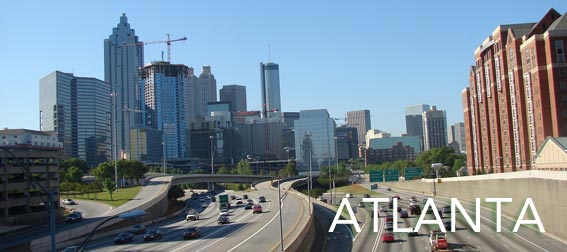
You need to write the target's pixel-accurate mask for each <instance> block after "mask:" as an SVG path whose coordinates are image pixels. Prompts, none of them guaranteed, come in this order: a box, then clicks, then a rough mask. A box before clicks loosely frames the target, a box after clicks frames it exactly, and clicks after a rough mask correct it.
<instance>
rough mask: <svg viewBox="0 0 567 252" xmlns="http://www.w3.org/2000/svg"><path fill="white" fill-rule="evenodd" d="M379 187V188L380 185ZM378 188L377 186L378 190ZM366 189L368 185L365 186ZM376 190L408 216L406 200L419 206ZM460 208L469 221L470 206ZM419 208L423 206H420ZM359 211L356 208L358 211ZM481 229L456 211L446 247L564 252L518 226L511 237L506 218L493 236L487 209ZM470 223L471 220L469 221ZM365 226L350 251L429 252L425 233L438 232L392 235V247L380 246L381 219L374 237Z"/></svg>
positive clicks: (405, 196)
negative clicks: (467, 214)
mask: <svg viewBox="0 0 567 252" xmlns="http://www.w3.org/2000/svg"><path fill="white" fill-rule="evenodd" d="M381 185H382V184H381ZM381 185H380V186H381ZM367 186H368V187H369V185H367ZM380 188H381V189H379V190H378V192H380V193H381V194H383V195H385V196H383V197H391V196H394V195H399V196H400V197H401V200H399V201H398V202H399V206H401V207H402V209H403V210H407V211H408V212H409V198H410V197H411V196H416V197H417V198H418V202H421V201H422V199H423V198H424V197H423V196H420V195H417V194H414V193H409V192H404V191H396V190H392V191H386V190H384V188H383V187H380ZM360 196H361V195H357V197H356V198H355V199H352V200H351V205H355V204H357V203H358V202H359V201H360V200H361V199H360ZM435 203H436V207H437V208H438V209H441V208H442V206H443V205H450V204H449V200H448V199H441V198H439V197H437V198H436V199H435ZM461 204H462V205H463V206H464V207H465V209H467V211H468V212H469V215H470V216H471V217H472V214H474V213H472V212H471V211H470V210H469V209H474V206H472V205H471V204H467V203H465V202H461ZM421 206H422V207H423V204H421ZM359 210H360V208H359ZM480 212H481V225H480V233H475V232H473V231H472V229H471V228H470V227H469V226H468V224H467V223H466V221H465V220H464V218H463V217H462V216H461V215H460V214H459V212H458V211H457V216H458V217H457V222H456V232H454V233H453V232H450V231H449V232H448V233H447V240H448V242H449V246H450V248H451V249H453V251H489V252H493V251H499V252H500V251H510V252H523V251H525V252H536V251H542V252H546V251H547V252H555V251H567V244H565V243H562V242H560V241H557V240H555V239H553V238H550V237H548V236H546V235H544V234H541V233H539V231H535V230H532V229H529V228H527V227H526V226H522V227H520V229H519V232H518V233H512V232H511V231H510V230H512V229H513V226H514V224H515V220H513V221H512V220H510V219H508V218H505V217H504V216H503V217H502V232H501V233H496V231H495V230H496V224H495V214H494V213H493V212H490V211H489V210H487V209H483V208H481V211H480ZM366 213H367V214H369V215H372V205H371V204H370V203H367V208H366ZM389 214H390V215H394V214H398V213H397V212H392V209H389ZM428 217H429V218H433V215H428ZM418 218H419V216H412V215H410V218H405V219H398V223H397V224H398V227H400V228H403V227H410V226H415V225H416V223H417V220H418ZM449 220H450V214H445V215H444V216H443V222H447V221H449ZM473 220H474V218H473ZM365 223H366V225H364V226H363V228H362V232H361V234H360V235H359V236H358V237H356V239H355V241H354V243H355V244H354V247H355V248H356V250H353V251H372V252H375V251H412V252H413V251H431V246H430V244H429V237H428V236H429V233H430V230H431V229H438V228H437V226H436V225H432V226H430V225H424V226H422V227H421V229H420V231H419V236H415V237H408V235H407V234H406V233H395V234H394V235H395V242H393V243H382V241H381V235H382V234H383V233H384V232H387V231H384V218H379V223H378V225H379V230H378V232H377V233H375V232H373V225H372V223H371V218H367V219H366V221H365Z"/></svg>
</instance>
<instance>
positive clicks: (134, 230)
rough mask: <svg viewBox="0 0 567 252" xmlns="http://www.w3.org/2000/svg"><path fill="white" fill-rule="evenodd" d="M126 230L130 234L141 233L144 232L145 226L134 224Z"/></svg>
mask: <svg viewBox="0 0 567 252" xmlns="http://www.w3.org/2000/svg"><path fill="white" fill-rule="evenodd" d="M128 232H130V233H132V234H143V233H145V232H146V226H144V224H138V225H134V226H132V227H130V228H129V229H128Z"/></svg>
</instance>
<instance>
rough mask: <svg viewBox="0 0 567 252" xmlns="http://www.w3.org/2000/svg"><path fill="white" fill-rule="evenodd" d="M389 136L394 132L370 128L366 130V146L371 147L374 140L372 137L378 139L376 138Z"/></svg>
mask: <svg viewBox="0 0 567 252" xmlns="http://www.w3.org/2000/svg"><path fill="white" fill-rule="evenodd" d="M387 137H392V134H390V133H388V132H385V131H381V130H377V129H370V130H368V131H367V132H366V138H365V139H366V148H367V149H368V148H370V142H371V141H372V139H376V138H387Z"/></svg>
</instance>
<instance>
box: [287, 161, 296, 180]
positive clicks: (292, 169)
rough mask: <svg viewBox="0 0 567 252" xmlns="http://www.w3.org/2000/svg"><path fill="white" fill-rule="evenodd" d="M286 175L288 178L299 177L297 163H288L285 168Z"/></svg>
mask: <svg viewBox="0 0 567 252" xmlns="http://www.w3.org/2000/svg"><path fill="white" fill-rule="evenodd" d="M285 174H286V175H287V176H288V177H293V176H297V174H298V172H297V168H295V163H288V164H287V165H286V166H285Z"/></svg>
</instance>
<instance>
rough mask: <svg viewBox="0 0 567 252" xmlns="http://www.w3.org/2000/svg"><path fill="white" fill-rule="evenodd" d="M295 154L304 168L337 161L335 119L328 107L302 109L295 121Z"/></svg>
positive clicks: (318, 168) (319, 166)
mask: <svg viewBox="0 0 567 252" xmlns="http://www.w3.org/2000/svg"><path fill="white" fill-rule="evenodd" d="M294 124H295V155H296V157H297V158H296V160H297V162H298V164H299V165H300V167H301V168H302V169H303V170H308V169H309V164H310V163H309V161H310V160H311V164H312V169H313V170H316V171H317V170H320V168H321V166H322V165H327V164H328V163H331V164H334V163H335V128H336V124H335V120H333V118H331V117H329V112H327V110H326V109H314V110H301V111H299V120H296V121H295V123H294Z"/></svg>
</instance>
